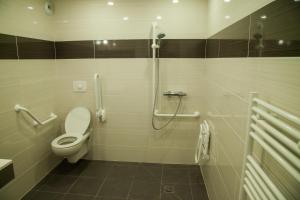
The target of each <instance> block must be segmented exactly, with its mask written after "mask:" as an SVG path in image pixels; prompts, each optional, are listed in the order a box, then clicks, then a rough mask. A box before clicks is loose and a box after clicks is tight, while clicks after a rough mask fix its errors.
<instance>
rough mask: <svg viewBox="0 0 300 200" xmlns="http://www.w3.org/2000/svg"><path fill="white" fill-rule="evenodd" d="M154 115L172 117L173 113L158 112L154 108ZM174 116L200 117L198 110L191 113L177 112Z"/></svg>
mask: <svg viewBox="0 0 300 200" xmlns="http://www.w3.org/2000/svg"><path fill="white" fill-rule="evenodd" d="M154 116H156V117H173V116H174V114H169V113H158V110H155V112H154ZM176 117H190V118H197V117H200V112H198V111H196V112H194V113H192V114H177V115H176Z"/></svg>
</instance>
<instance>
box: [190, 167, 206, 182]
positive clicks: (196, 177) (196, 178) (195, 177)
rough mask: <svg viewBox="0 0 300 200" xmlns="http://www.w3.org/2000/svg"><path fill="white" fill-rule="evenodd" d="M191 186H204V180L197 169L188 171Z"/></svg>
mask: <svg viewBox="0 0 300 200" xmlns="http://www.w3.org/2000/svg"><path fill="white" fill-rule="evenodd" d="M189 176H190V183H191V184H204V180H203V177H202V174H201V171H200V168H199V167H195V168H191V169H190V170H189Z"/></svg>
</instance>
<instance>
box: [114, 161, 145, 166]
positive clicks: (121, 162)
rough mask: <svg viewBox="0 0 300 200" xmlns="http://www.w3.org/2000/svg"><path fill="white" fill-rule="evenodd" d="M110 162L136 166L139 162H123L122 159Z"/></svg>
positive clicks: (116, 164) (115, 164) (117, 164)
mask: <svg viewBox="0 0 300 200" xmlns="http://www.w3.org/2000/svg"><path fill="white" fill-rule="evenodd" d="M111 163H112V164H113V165H114V166H137V165H139V164H140V163H138V162H123V161H112V162H111Z"/></svg>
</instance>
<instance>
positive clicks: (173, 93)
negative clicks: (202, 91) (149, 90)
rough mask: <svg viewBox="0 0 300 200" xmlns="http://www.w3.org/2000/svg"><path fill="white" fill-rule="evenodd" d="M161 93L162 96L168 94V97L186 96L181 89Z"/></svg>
mask: <svg viewBox="0 0 300 200" xmlns="http://www.w3.org/2000/svg"><path fill="white" fill-rule="evenodd" d="M163 95H164V96H168V97H173V96H176V97H184V96H187V94H186V93H185V92H182V91H172V90H169V91H167V92H164V93H163Z"/></svg>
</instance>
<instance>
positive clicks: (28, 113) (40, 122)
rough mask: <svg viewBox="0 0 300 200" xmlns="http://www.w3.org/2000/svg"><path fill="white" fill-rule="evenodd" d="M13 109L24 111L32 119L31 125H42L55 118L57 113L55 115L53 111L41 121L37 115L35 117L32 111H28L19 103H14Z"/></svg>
mask: <svg viewBox="0 0 300 200" xmlns="http://www.w3.org/2000/svg"><path fill="white" fill-rule="evenodd" d="M15 111H16V112H20V111H24V112H25V113H27V115H28V116H29V117H31V118H32V119H33V126H38V125H40V126H42V125H45V124H47V123H49V122H51V121H53V120H54V119H56V118H57V115H55V114H54V113H50V117H49V118H48V119H46V120H45V121H41V120H39V119H38V118H37V117H35V116H34V114H32V112H30V111H29V110H28V109H27V108H25V107H23V106H20V105H19V104H17V105H15Z"/></svg>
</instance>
